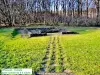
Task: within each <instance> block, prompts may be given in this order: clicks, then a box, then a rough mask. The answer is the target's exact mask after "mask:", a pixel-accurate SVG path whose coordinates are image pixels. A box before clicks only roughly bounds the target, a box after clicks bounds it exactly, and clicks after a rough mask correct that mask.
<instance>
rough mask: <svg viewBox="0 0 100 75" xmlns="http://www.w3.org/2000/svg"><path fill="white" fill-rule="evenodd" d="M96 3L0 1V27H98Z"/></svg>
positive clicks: (86, 0)
mask: <svg viewBox="0 0 100 75" xmlns="http://www.w3.org/2000/svg"><path fill="white" fill-rule="evenodd" d="M99 11H100V1H99V0H0V26H29V25H54V26H55V25H65V26H100V22H99V21H100V12H99Z"/></svg>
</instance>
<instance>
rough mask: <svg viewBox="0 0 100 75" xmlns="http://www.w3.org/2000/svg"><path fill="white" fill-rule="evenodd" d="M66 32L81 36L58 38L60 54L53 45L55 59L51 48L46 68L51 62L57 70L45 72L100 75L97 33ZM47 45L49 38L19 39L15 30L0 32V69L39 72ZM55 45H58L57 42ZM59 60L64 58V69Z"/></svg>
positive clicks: (99, 37)
mask: <svg viewBox="0 0 100 75" xmlns="http://www.w3.org/2000/svg"><path fill="white" fill-rule="evenodd" d="M66 29H67V30H71V31H76V32H79V33H80V34H76V35H75V34H74V35H62V36H59V37H60V43H61V46H62V47H63V50H62V51H61V50H60V49H58V45H57V46H56V45H55V46H56V47H57V48H56V49H55V50H54V51H55V55H54V54H53V51H52V47H53V46H51V51H50V53H51V54H49V55H48V57H49V58H50V60H48V62H47V63H46V65H48V66H49V67H50V65H51V63H52V62H54V64H57V65H58V66H56V67H52V68H49V69H47V70H48V71H49V70H50V71H51V70H52V69H55V71H56V72H62V71H63V70H71V71H72V72H73V73H74V74H75V75H100V42H99V41H100V29H97V28H88V27H83V28H81V27H78V28H77V27H75V28H73V27H70V28H69V27H67V28H66ZM57 36H58V35H57ZM48 41H49V37H48V36H45V37H33V38H21V36H20V34H18V33H17V32H16V31H14V28H4V29H0V69H2V68H32V69H33V72H35V71H39V70H40V68H41V67H42V65H41V63H42V62H43V58H44V57H45V54H46V47H47V45H48ZM55 43H56V44H57V40H56V42H55ZM61 54H62V55H61ZM51 56H55V58H52V57H51ZM61 58H64V59H63V63H64V65H63V67H62V65H61V63H62V59H61ZM54 59H55V61H53V60H54Z"/></svg>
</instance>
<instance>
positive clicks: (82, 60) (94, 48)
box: [61, 30, 100, 75]
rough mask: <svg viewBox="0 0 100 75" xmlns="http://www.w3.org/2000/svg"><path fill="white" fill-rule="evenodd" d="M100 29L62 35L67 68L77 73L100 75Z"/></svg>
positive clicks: (77, 74) (80, 74)
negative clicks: (80, 33)
mask: <svg viewBox="0 0 100 75" xmlns="http://www.w3.org/2000/svg"><path fill="white" fill-rule="evenodd" d="M99 34H100V30H95V31H91V32H89V33H87V34H82V35H69V36H67V35H65V36H61V39H62V45H63V48H64V57H65V58H64V63H65V67H64V68H65V69H70V70H72V71H73V72H74V73H75V74H76V75H100V54H99V53H100V42H99V41H100V35H99Z"/></svg>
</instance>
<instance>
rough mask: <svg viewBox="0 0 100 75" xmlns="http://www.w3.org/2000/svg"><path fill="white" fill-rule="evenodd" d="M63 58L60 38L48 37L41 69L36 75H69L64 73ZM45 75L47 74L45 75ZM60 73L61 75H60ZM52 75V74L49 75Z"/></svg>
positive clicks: (55, 36) (56, 36)
mask: <svg viewBox="0 0 100 75" xmlns="http://www.w3.org/2000/svg"><path fill="white" fill-rule="evenodd" d="M63 61H64V56H63V47H62V45H61V38H60V36H59V35H53V36H50V38H49V42H48V46H47V48H46V54H45V57H44V59H43V62H42V66H43V67H42V68H41V71H40V74H38V75H49V74H48V73H57V75H59V73H60V75H71V74H67V73H63V72H64V62H63ZM44 73H45V74H44ZM46 73H47V74H46ZM61 73H62V74H61ZM51 75H52V74H51Z"/></svg>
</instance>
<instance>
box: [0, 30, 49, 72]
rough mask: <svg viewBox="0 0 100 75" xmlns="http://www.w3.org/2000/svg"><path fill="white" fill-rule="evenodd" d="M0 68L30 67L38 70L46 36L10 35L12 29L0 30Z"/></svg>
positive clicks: (45, 43) (46, 39)
mask: <svg viewBox="0 0 100 75" xmlns="http://www.w3.org/2000/svg"><path fill="white" fill-rule="evenodd" d="M0 31H1V32H0V36H1V37H0V68H32V69H33V71H38V70H39V69H40V67H41V62H42V59H43V57H44V55H45V48H46V45H47V41H48V37H34V38H30V39H28V38H21V36H20V35H19V34H18V35H16V37H15V38H13V37H12V32H13V30H12V29H4V30H3V29H2V30H0Z"/></svg>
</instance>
